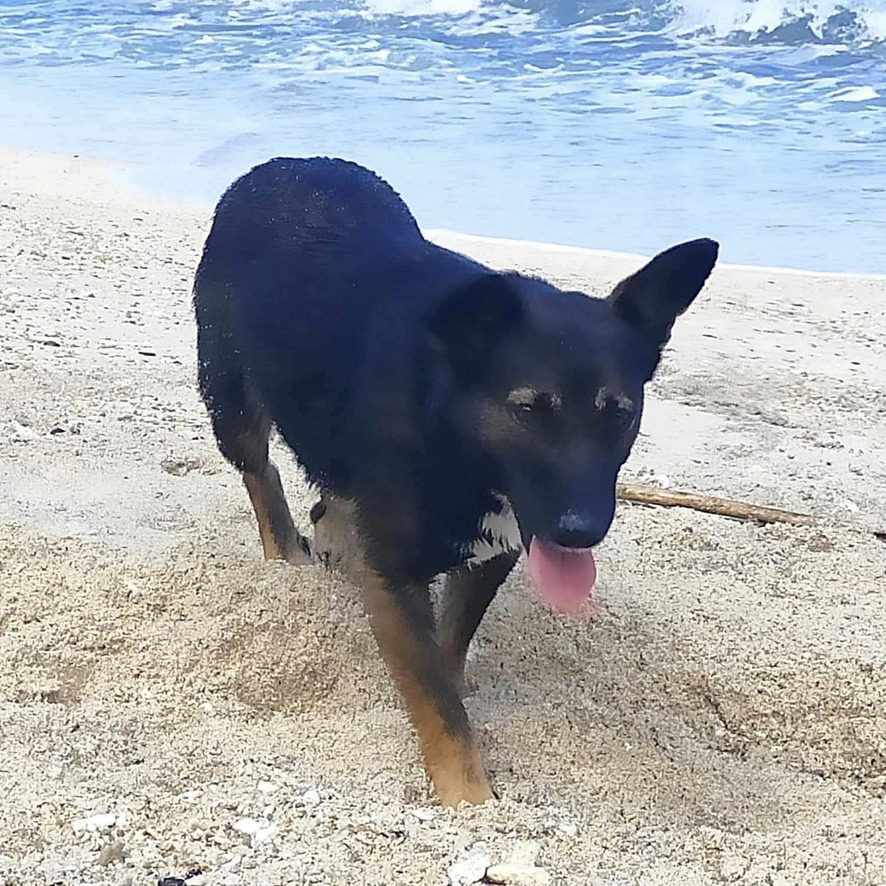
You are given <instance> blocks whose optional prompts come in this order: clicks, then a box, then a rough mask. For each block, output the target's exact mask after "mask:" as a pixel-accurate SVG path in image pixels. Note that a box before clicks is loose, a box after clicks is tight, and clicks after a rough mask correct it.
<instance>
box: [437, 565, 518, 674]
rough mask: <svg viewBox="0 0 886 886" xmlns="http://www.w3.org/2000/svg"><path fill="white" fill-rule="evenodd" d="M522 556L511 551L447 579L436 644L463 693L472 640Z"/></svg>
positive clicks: (461, 570) (459, 571)
mask: <svg viewBox="0 0 886 886" xmlns="http://www.w3.org/2000/svg"><path fill="white" fill-rule="evenodd" d="M519 557H520V553H519V551H508V552H507V553H504V554H499V555H498V556H497V557H493V558H492V559H491V560H486V561H485V562H483V563H479V564H477V565H476V566H461V567H460V568H458V569H456V570H455V571H454V572H450V573H449V575H447V576H446V580H445V583H444V587H443V595H442V600H441V608H440V616H439V619H438V625H437V641H438V643H439V644H440V648H441V649H442V651H443V655H444V656H445V657H446V661H447V663H448V664H449V667H450V669H451V673H452V677H453V679H454V680H455V681H456V683H457V685H458V686H459V688H460V689H461V691H462V692H464V691H465V658H466V657H467V654H468V647H469V646H470V645H471V639H472V638H473V636H474V634H475V633H476V631H477V628H478V627H479V626H480V622H481V621H482V620H483V616H484V615H485V614H486V610H487V609H488V608H489V604H490V603H492V601H493V600H494V599H495V595H496V594H497V593H498V589H499V588H500V587H501V584H502V582H503V581H504V580H505V579H506V578H507V577H508V575H509V574H510V572H511V570H512V569H513V568H514V565H515V564H516V562H517V560H518V559H519Z"/></svg>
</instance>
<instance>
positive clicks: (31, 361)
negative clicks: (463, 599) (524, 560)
mask: <svg viewBox="0 0 886 886" xmlns="http://www.w3.org/2000/svg"><path fill="white" fill-rule="evenodd" d="M262 159H265V158H264V157H257V158H256V162H258V161H260V160H262ZM244 171H245V170H244ZM209 220H210V210H208V209H207V208H205V207H188V206H180V205H177V204H173V203H168V202H161V201H157V200H153V199H148V198H145V197H142V196H139V195H136V194H132V193H129V192H126V191H122V190H119V189H117V188H116V187H115V186H113V185H112V184H110V183H109V180H108V179H107V177H106V176H105V170H104V167H103V166H101V165H100V164H98V163H97V162H94V161H88V160H84V159H78V158H65V157H51V156H38V155H31V154H26V153H22V152H14V151H9V150H2V151H0V317H2V323H0V336H2V353H0V423H2V434H0V547H2V556H0V796H2V798H3V799H2V802H0V884H3V886H12V884H29V886H30V884H34V886H37V884H41V886H49V884H58V886H85V884H96V886H98V884H102V886H104V884H115V886H117V884H119V886H123V884H129V886H157V884H158V882H162V881H163V878H171V879H168V880H167V881H166V883H165V884H164V886H177V884H180V883H182V882H183V881H185V880H186V879H187V877H188V875H189V874H190V875H191V878H190V880H189V881H188V882H190V883H191V884H194V886H198V884H201V883H202V884H208V886H216V884H218V886H221V884H225V886H233V884H242V886H275V884H302V883H304V884H308V883H310V884H364V883H365V884H409V886H414V884H422V886H424V884H441V886H442V884H447V883H449V882H450V881H451V876H450V873H449V869H450V866H451V865H453V864H457V863H459V862H462V861H464V860H466V859H473V860H474V867H475V869H476V870H479V871H480V875H481V876H482V871H483V869H484V867H485V866H487V865H494V864H497V863H501V862H506V861H508V860H509V859H512V858H513V857H515V856H516V855H522V856H523V857H524V858H530V859H532V860H533V861H534V864H535V865H537V866H538V868H540V869H542V870H543V871H545V872H547V874H548V875H549V879H548V880H545V878H544V875H543V874H537V875H536V882H550V883H553V884H569V886H572V884H601V886H602V884H606V886H610V884H611V886H616V884H618V886H626V884H643V886H653V884H677V886H696V884H697V886H702V884H718V883H738V884H754V886H798V884H846V886H849V884H853V886H855V884H857V886H876V884H884V883H886V826H884V822H886V544H884V543H883V541H882V540H879V539H878V538H877V536H876V535H875V532H876V531H886V504H884V501H886V496H884V491H886V382H884V379H886V313H884V305H886V279H876V278H863V277H847V276H838V275H824V274H822V275H815V274H808V273H796V272H790V271H779V270H772V269H752V268H738V267H731V266H723V267H720V268H718V269H717V270H716V271H715V273H714V275H713V277H712V279H711V281H710V283H709V285H708V286H707V288H706V289H705V290H704V292H703V294H702V296H701V297H700V298H699V299H698V302H697V303H696V305H695V306H694V307H693V309H692V310H691V313H690V314H689V315H688V316H686V317H685V318H683V319H682V320H681V321H680V323H679V324H678V326H677V329H676V333H675V336H674V338H673V341H672V344H671V347H670V349H669V351H668V354H667V356H666V359H665V361H664V364H663V366H662V369H661V371H660V373H659V375H658V377H657V379H656V381H655V383H654V384H653V386H652V390H651V396H650V402H649V405H648V409H647V413H646V416H645V417H644V426H643V431H642V436H641V438H640V441H639V442H638V445H637V447H636V449H635V451H634V454H633V455H632V457H631V460H630V461H629V463H628V465H627V466H626V469H625V472H624V474H623V478H624V479H628V480H633V481H638V482H647V483H652V484H658V485H670V486H672V487H673V488H677V489H689V490H694V491H697V492H704V493H710V494H716V495H724V496H729V497H732V498H738V499H743V500H746V501H753V502H756V503H758V504H764V505H771V506H775V507H782V508H789V509H793V510H798V511H803V512H806V513H810V514H813V515H815V517H817V518H818V519H819V522H818V525H816V526H814V527H792V526H758V525H756V524H749V523H743V522H738V521H734V520H728V519H724V518H720V517H715V516H709V515H705V514H700V513H696V512H693V511H688V510H675V509H670V510H664V509H657V508H649V507H643V506H637V505H629V504H622V505H620V506H619V512H618V515H617V518H616V523H615V525H614V528H613V530H612V532H611V533H610V535H609V537H608V539H607V540H606V542H605V543H604V544H603V546H602V547H601V549H600V554H599V558H598V562H599V570H600V577H601V578H600V585H599V592H598V595H597V596H598V607H597V609H598V611H597V613H596V616H595V617H594V618H593V619H592V620H590V621H568V620H564V619H562V618H559V617H556V616H554V615H552V614H550V613H548V612H547V611H545V610H544V609H543V608H541V607H540V606H539V604H538V603H537V602H536V601H535V599H534V597H533V595H532V594H531V592H530V591H529V590H528V589H527V587H526V585H525V583H524V579H523V574H522V570H518V571H517V573H515V575H514V576H512V578H511V579H510V580H509V582H508V584H507V585H506V587H505V589H504V590H503V592H502V593H501V594H500V595H499V597H498V599H497V601H496V603H495V604H494V605H493V607H492V609H491V611H490V613H489V615H488V616H487V619H486V621H485V622H484V624H483V626H482V627H481V630H480V634H479V636H478V640H477V642H476V644H475V648H474V649H473V651H472V655H471V660H470V664H469V678H470V679H471V681H472V682H474V683H475V684H476V690H475V691H474V692H473V694H472V695H471V696H470V698H469V699H468V701H467V706H468V710H469V713H470V714H471V716H472V718H473V720H474V722H475V723H476V724H477V727H478V730H479V732H480V741H481V745H482V747H483V752H484V754H485V758H486V760H487V763H488V765H489V768H490V771H491V774H492V778H493V781H494V783H495V785H496V786H497V788H498V790H499V791H500V793H501V800H500V801H498V802H494V803H490V804H487V805H486V806H484V807H480V808H475V809H463V810H461V811H455V812H453V811H447V810H443V809H441V808H439V807H438V806H436V805H435V803H434V801H433V799H432V797H431V795H430V793H429V791H428V787H427V785H426V782H425V778H424V775H423V772H422V768H421V766H420V762H419V758H418V752H417V749H416V746H415V743H414V740H413V738H412V735H411V734H410V731H409V728H408V724H407V722H406V719H405V717H404V715H403V714H402V713H401V711H400V707H399V704H398V700H397V698H396V696H395V693H394V691H393V689H392V688H391V686H390V684H389V682H388V679H387V676H386V674H385V673H384V670H383V667H382V665H381V663H380V661H379V659H378V656H377V654H376V652H375V648H374V644H373V641H372V637H371V635H370V632H369V627H368V624H367V623H366V620H365V618H364V616H363V614H362V609H361V606H360V603H359V598H358V595H357V593H356V592H355V591H354V590H353V589H352V588H349V587H348V586H347V585H345V584H344V583H343V582H342V581H341V580H340V579H338V578H336V577H334V576H330V575H327V574H324V573H323V572H321V571H319V570H316V569H312V568H303V569H296V568H292V567H288V566H284V565H280V564H266V563H265V562H263V560H262V559H261V547H260V544H259V540H258V534H257V531H256V528H255V525H254V520H253V516H252V513H251V510H250V509H249V504H248V500H247V497H246V494H245V492H244V491H243V489H242V487H241V485H240V482H239V479H238V477H237V476H236V474H235V473H234V471H233V470H232V469H231V468H229V466H228V465H227V464H226V463H225V462H224V461H223V459H222V458H221V456H220V455H219V453H218V451H217V450H216V447H215V443H214V440H213V438H212V434H211V431H210V427H209V424H208V420H207V418H206V415H205V412H204V409H203V406H202V404H201V402H200V401H199V398H198V395H197V392H196V387H195V357H194V339H195V328H194V324H193V320H192V316H191V309H190V285H191V279H192V275H193V271H194V268H195V266H196V263H197V260H198V256H199V250H200V248H201V246H202V242H203V238H204V236H205V234H206V232H207V230H208V224H209ZM419 221H421V219H419ZM638 223H642V219H638ZM706 233H708V232H706V231H694V230H692V231H686V238H687V239H689V238H690V237H695V236H703V235H705V234H706ZM434 236H435V237H436V238H437V239H439V240H440V241H441V242H444V243H445V245H448V246H453V247H454V248H457V249H459V250H461V251H464V252H467V253H469V254H471V255H473V256H476V257H477V258H480V259H482V260H485V261H487V262H489V263H490V264H492V265H493V266H496V267H502V268H519V269H521V270H525V271H530V272H535V273H539V274H543V275H545V276H547V277H549V278H550V279H552V280H553V281H554V282H556V283H558V284H561V285H568V286H570V287H573V288H580V289H583V290H585V291H587V292H590V293H605V292H606V291H607V290H608V289H609V287H611V286H612V284H614V283H615V282H616V281H617V280H618V279H620V278H621V277H622V276H624V275H625V274H627V273H629V272H631V271H632V270H634V269H635V268H637V267H638V266H639V264H640V261H641V260H640V259H638V258H636V257H631V256H624V255H612V254H604V253H595V252H590V251H582V250H576V249H565V248H556V247H547V246H543V245H540V244H524V243H516V242H508V241H492V240H485V241H484V240H480V239H477V238H471V237H467V236H460V235H456V234H450V233H438V234H436V235H434ZM669 245H671V244H669V243H662V244H661V247H662V248H664V247H666V246H669ZM728 255H729V244H726V243H724V244H723V257H724V260H727V261H728ZM786 264H789V257H786ZM275 457H276V460H277V463H278V465H280V468H281V473H283V475H284V482H285V484H286V487H287V491H288V494H289V497H290V502H291V504H292V505H293V508H294V511H295V512H296V519H297V520H299V521H300V522H301V524H302V525H303V526H306V525H307V523H306V516H305V515H306V512H307V509H308V508H309V507H310V505H311V504H312V503H313V498H312V497H311V494H310V491H309V490H308V489H307V488H306V487H305V486H304V484H303V483H302V480H301V478H300V476H299V473H298V471H297V469H296V468H295V467H294V465H293V463H292V461H291V459H290V458H289V457H288V456H287V454H286V453H285V451H283V450H281V449H280V447H279V446H278V447H277V451H276V455H275ZM481 857H482V858H483V859H485V860H482V861H477V860H476V859H478V858H481ZM468 867H470V865H469V866H468ZM458 870H459V868H456V869H455V871H454V872H453V873H452V877H455V879H456V880H457V873H458ZM467 882H470V881H467ZM512 882H514V883H516V882H517V881H512ZM525 882H529V881H525Z"/></svg>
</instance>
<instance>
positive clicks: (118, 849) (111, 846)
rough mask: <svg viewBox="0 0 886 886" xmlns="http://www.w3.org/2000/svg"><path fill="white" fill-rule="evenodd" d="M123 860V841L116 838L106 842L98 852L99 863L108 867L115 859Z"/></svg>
mask: <svg viewBox="0 0 886 886" xmlns="http://www.w3.org/2000/svg"><path fill="white" fill-rule="evenodd" d="M122 860H123V843H122V842H121V841H120V840H116V841H115V842H113V843H106V844H105V845H104V846H102V848H101V852H99V854H98V863H99V864H100V865H101V866H102V867H103V868H106V867H107V866H108V865H109V864H110V863H111V862H113V861H122Z"/></svg>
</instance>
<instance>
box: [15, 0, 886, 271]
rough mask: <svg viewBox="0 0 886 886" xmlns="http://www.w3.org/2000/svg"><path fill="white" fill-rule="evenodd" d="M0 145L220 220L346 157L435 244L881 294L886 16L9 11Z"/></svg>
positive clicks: (581, 0) (865, 10)
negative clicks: (116, 169)
mask: <svg viewBox="0 0 886 886" xmlns="http://www.w3.org/2000/svg"><path fill="white" fill-rule="evenodd" d="M0 143H5V144H8V145H15V146H22V147H28V148H34V149H37V150H48V151H56V152H67V153H79V154H83V155H91V156H98V157H106V158H108V159H111V160H123V161H128V162H129V164H130V166H129V167H128V168H127V170H126V172H125V173H123V174H124V175H125V176H126V177H127V178H128V180H129V184H131V185H133V186H135V187H137V188H139V189H141V190H143V191H146V192H153V193H157V194H161V195H164V196H170V197H174V198H180V199H184V200H189V201H201V202H205V203H207V204H208V203H212V202H214V201H215V200H216V199H217V198H218V196H219V195H220V193H221V192H222V190H223V189H224V188H225V187H226V186H227V185H228V184H229V183H230V182H231V180H232V179H233V178H235V177H236V176H237V175H239V174H241V173H243V172H245V171H246V170H247V169H249V168H250V167H251V166H253V165H255V164H256V163H258V162H261V161H263V160H265V159H267V158H269V157H272V156H276V155H281V154H284V155H291V156H306V155H314V154H326V155H336V156H342V157H347V158H350V159H353V160H356V161H358V162H360V163H363V164H364V165H367V166H369V167H371V168H373V169H375V170H376V171H377V172H379V173H380V174H381V175H383V176H384V177H385V178H387V179H388V180H389V181H390V182H391V183H392V184H393V185H394V187H395V188H396V189H397V190H398V191H399V192H400V193H401V194H402V195H403V197H404V198H405V199H406V200H407V202H408V203H409V205H410V207H411V208H412V209H413V211H414V213H415V214H416V216H417V218H418V219H419V222H420V224H421V225H422V226H423V227H425V228H450V229H455V230H459V231H464V232H469V233H476V234H485V235H493V236H500V237H508V238H517V239H530V240H541V241H549V242H557V243H562V244H569V245H576V246H587V247H593V248H601V249H614V250H621V251H629V252H638V253H645V254H649V253H652V252H655V251H657V250H658V249H661V248H663V247H665V246H668V245H670V244H671V243H673V242H676V241H678V240H680V239H686V238H691V237H697V236H712V237H716V238H717V239H719V240H720V241H721V242H722V244H723V251H722V259H723V261H731V262H739V263H750V264H765V265H776V266H788V267H798V268H807V269H813V270H834V271H851V272H872V273H886V0H845V2H842V3H838V2H834V0H809V2H805V0H682V2H678V0H633V2H631V0H510V2H503V0H191V2H184V0H127V2H123V0H98V2H92V3H87V2H79V3H78V2H61V0H45V2H33V0H27V2H10V0H0Z"/></svg>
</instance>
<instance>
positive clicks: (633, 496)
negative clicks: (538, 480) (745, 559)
mask: <svg viewBox="0 0 886 886" xmlns="http://www.w3.org/2000/svg"><path fill="white" fill-rule="evenodd" d="M616 494H617V496H618V498H620V499H621V500H622V501H632V502H636V503H638V504H644V505H658V506H659V507H663V508H691V509H692V510H694V511H704V513H706V514H717V515H719V516H721V517H733V518H735V519H736V520H754V521H756V522H757V523H793V524H794V525H796V526H812V525H814V524H815V522H816V520H815V518H814V517H812V516H810V515H809V514H798V513H797V512H796V511H783V510H781V509H780V508H767V507H763V506H761V505H753V504H748V503H746V502H743V501H733V500H731V499H728V498H717V497H716V496H713V495H696V494H695V493H694V492H678V491H677V490H675V489H659V488H658V487H656V486H643V485H640V484H637V483H619V484H618V487H617V490H616Z"/></svg>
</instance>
